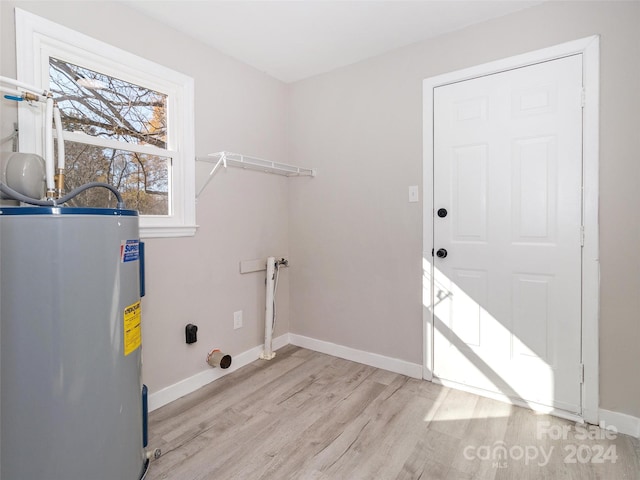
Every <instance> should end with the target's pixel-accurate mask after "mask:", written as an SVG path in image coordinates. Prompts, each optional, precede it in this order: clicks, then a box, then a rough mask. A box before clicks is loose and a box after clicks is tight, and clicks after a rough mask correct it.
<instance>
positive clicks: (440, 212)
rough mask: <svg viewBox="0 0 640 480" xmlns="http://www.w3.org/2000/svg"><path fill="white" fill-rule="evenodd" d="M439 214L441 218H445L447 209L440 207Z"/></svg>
mask: <svg viewBox="0 0 640 480" xmlns="http://www.w3.org/2000/svg"><path fill="white" fill-rule="evenodd" d="M438 216H439V217H440V218H444V217H446V216H447V209H446V208H439V209H438Z"/></svg>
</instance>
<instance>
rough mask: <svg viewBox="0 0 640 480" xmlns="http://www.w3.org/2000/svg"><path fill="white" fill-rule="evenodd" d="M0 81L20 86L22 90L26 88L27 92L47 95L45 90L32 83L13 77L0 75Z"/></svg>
mask: <svg viewBox="0 0 640 480" xmlns="http://www.w3.org/2000/svg"><path fill="white" fill-rule="evenodd" d="M0 83H6V84H8V85H13V86H15V87H20V88H22V89H24V90H28V91H29V92H32V93H35V94H37V95H40V96H43V97H48V96H49V92H48V91H47V90H42V89H41V88H38V87H35V86H33V85H29V84H28V83H24V82H21V81H19V80H15V79H13V78H9V77H3V76H0Z"/></svg>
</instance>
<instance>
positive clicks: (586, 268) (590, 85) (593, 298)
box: [422, 35, 600, 425]
mask: <svg viewBox="0 0 640 480" xmlns="http://www.w3.org/2000/svg"><path fill="white" fill-rule="evenodd" d="M575 54H582V59H583V64H582V68H583V86H584V92H583V105H584V107H583V110H582V177H583V178H582V182H583V183H582V186H583V197H582V222H583V226H584V235H583V239H584V246H583V248H582V305H581V309H582V326H581V331H582V338H581V348H582V360H581V361H582V364H583V366H584V382H583V384H582V395H581V404H582V405H581V407H582V415H581V418H582V419H583V420H584V421H585V422H588V423H592V424H595V425H597V424H598V421H599V418H598V404H599V369H598V362H599V348H598V341H599V337H600V335H599V330H598V325H599V313H600V311H599V299H600V279H599V277H600V263H599V254H598V252H599V241H598V195H599V191H598V190H599V186H598V185H599V180H598V168H599V117H600V115H599V83H600V78H599V76H600V73H599V72H600V37H599V36H598V35H593V36H590V37H586V38H582V39H579V40H574V41H571V42H567V43H562V44H560V45H555V46H552V47H549V48H544V49H541V50H536V51H533V52H529V53H525V54H522V55H517V56H514V57H509V58H505V59H502V60H497V61H494V62H490V63H485V64H482V65H477V66H474V67H470V68H465V69H463V70H457V71H455V72H450V73H445V74H442V75H438V76H435V77H430V78H427V79H425V80H424V81H423V192H424V195H423V237H422V238H423V252H422V256H423V266H424V268H429V269H430V271H429V272H424V275H423V298H424V300H425V301H423V334H424V341H423V355H424V358H423V378H424V379H425V380H429V381H432V380H433V364H434V344H433V341H434V321H433V312H432V311H431V310H430V309H429V307H428V305H432V304H433V295H434V291H433V278H434V276H433V263H432V262H431V261H430V258H431V251H432V248H434V245H433V230H434V228H433V211H434V206H433V163H434V152H433V142H434V140H433V129H434V109H433V107H434V105H433V94H434V92H433V90H434V89H435V88H437V87H441V86H444V85H448V84H451V83H456V82H461V81H464V80H471V79H473V78H477V77H483V76H486V75H491V74H495V73H500V72H504V71H507V70H512V69H514V68H520V67H526V66H529V65H533V64H536V63H541V62H546V61H549V60H555V59H559V58H563V57H567V56H570V55H575ZM428 193H429V194H428ZM428 212H431V214H430V216H429V219H430V220H428V221H427V214H428ZM427 304H428V305H427ZM591 332H596V334H595V335H591V334H590V333H591ZM585 333H586V334H585Z"/></svg>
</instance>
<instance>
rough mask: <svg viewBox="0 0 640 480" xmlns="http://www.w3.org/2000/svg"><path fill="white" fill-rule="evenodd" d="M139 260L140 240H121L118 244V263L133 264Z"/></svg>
mask: <svg viewBox="0 0 640 480" xmlns="http://www.w3.org/2000/svg"><path fill="white" fill-rule="evenodd" d="M138 259H140V240H123V241H122V243H120V261H121V262H122V263H126V262H135V261H136V260H138Z"/></svg>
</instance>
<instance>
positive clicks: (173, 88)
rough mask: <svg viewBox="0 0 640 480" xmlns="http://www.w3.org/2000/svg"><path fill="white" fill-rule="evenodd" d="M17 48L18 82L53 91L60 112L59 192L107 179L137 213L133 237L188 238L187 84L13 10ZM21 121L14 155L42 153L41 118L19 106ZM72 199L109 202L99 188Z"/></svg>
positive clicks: (190, 156) (190, 149)
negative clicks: (61, 165) (62, 148)
mask: <svg viewBox="0 0 640 480" xmlns="http://www.w3.org/2000/svg"><path fill="white" fill-rule="evenodd" d="M80 45H81V46H82V47H81V48H80V47H78V46H80ZM16 46H17V53H18V79H19V80H22V81H24V82H27V83H30V84H33V85H40V86H42V88H45V89H49V90H51V91H52V92H53V94H54V98H55V100H56V102H57V104H58V107H59V109H60V114H61V117H62V123H63V130H64V132H63V137H64V141H65V149H66V155H65V161H66V179H65V187H66V190H67V191H70V190H71V189H73V188H75V187H77V186H80V185H82V184H84V183H87V182H90V181H102V182H106V183H110V184H112V185H114V186H115V187H116V188H118V190H119V191H120V192H121V193H122V195H123V198H124V200H125V203H126V205H127V208H133V209H136V210H138V211H139V212H140V215H141V217H140V233H141V236H143V237H167V236H172V237H174V236H187V235H193V234H194V233H195V228H196V227H195V192H194V168H195V167H194V161H195V158H194V157H195V153H194V140H193V110H194V108H193V101H194V100H193V80H192V79H191V78H189V77H186V76H185V75H183V74H181V73H178V72H175V71H173V70H170V69H168V68H166V67H163V66H160V65H157V64H155V63H153V62H150V61H148V60H146V59H143V58H140V57H137V56H135V55H133V54H130V53H128V52H125V51H122V50H120V49H118V48H115V47H112V46H110V45H107V44H105V43H103V42H100V41H98V40H95V39H92V38H90V37H87V36H85V35H83V34H80V33H78V32H75V31H73V30H70V29H68V28H66V27H63V26H60V25H57V24H55V23H53V22H50V21H48V20H45V19H43V18H40V17H37V16H35V15H33V14H30V13H27V12H24V11H22V10H19V9H16ZM19 124H20V132H21V135H20V149H21V150H22V151H32V152H42V147H43V141H42V138H41V134H40V132H42V115H41V114H40V112H39V111H38V110H37V109H36V108H20V109H19ZM73 202H74V203H73V204H74V205H76V206H88V205H90V206H100V207H113V206H115V203H114V200H113V198H112V197H110V194H109V193H108V192H106V191H102V189H92V190H90V191H87V192H85V193H83V194H81V195H79V196H78V197H76V199H74V201H73Z"/></svg>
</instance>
